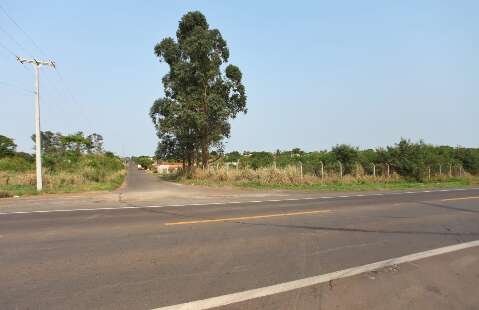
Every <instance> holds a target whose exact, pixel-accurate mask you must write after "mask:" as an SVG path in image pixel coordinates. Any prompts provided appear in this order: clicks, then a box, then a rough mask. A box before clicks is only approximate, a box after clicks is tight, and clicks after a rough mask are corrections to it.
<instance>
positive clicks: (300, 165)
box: [299, 162, 303, 182]
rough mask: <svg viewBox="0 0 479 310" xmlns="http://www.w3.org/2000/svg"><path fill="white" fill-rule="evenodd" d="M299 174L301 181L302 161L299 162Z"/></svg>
mask: <svg viewBox="0 0 479 310" xmlns="http://www.w3.org/2000/svg"><path fill="white" fill-rule="evenodd" d="M299 175H300V179H301V182H303V163H302V162H299Z"/></svg>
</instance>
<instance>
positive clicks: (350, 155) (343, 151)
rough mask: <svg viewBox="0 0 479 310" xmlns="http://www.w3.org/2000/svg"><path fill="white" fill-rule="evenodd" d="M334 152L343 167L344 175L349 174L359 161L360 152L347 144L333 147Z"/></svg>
mask: <svg viewBox="0 0 479 310" xmlns="http://www.w3.org/2000/svg"><path fill="white" fill-rule="evenodd" d="M332 152H333V153H334V155H335V157H336V159H337V160H338V161H339V162H341V164H342V165H343V173H344V174H349V173H351V171H353V169H354V165H355V164H356V163H358V161H359V150H358V149H357V148H355V147H352V146H350V145H347V144H340V145H336V146H335V147H333V150H332Z"/></svg>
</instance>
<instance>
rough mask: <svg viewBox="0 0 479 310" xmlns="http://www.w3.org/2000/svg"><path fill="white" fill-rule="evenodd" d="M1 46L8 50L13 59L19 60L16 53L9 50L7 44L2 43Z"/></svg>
mask: <svg viewBox="0 0 479 310" xmlns="http://www.w3.org/2000/svg"><path fill="white" fill-rule="evenodd" d="M0 46H1V47H2V48H3V49H4V50H6V51H7V52H8V53H9V54H10V55H12V56H13V57H15V58H17V55H15V53H14V52H13V51H12V50H11V49H9V48H8V47H7V46H6V45H5V44H3V43H2V42H0Z"/></svg>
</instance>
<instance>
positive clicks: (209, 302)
mask: <svg viewBox="0 0 479 310" xmlns="http://www.w3.org/2000/svg"><path fill="white" fill-rule="evenodd" d="M476 246H479V240H475V241H470V242H465V243H460V244H455V245H450V246H445V247H442V248H438V249H433V250H429V251H424V252H419V253H414V254H409V255H405V256H400V257H396V258H391V259H386V260H382V261H379V262H375V263H372V264H367V265H362V266H358V267H352V268H348V269H344V270H339V271H335V272H331V273H327V274H323V275H318V276H314V277H309V278H304V279H300V280H295V281H290V282H285V283H280V284H276V285H271V286H266V287H261V288H257V289H252V290H247V291H243V292H238V293H233V294H228V295H222V296H218V297H212V298H207V299H202V300H196V301H192V302H187V303H183V304H178V305H172V306H167V307H161V308H156V309H153V310H193V309H195V310H200V309H211V308H215V307H221V306H227V305H230V304H234V303H238V302H242V301H247V300H251V299H255V298H261V297H266V296H271V295H276V294H280V293H284V292H288V291H292V290H296V289H299V288H304V287H308V286H312V285H317V284H321V283H327V282H329V281H332V280H338V279H342V278H347V277H352V276H355V275H358V274H361V273H365V272H370V271H373V270H378V269H382V268H385V267H389V266H393V265H398V264H403V263H408V262H413V261H416V260H420V259H424V258H428V257H433V256H436V255H441V254H446V253H451V252H455V251H459V250H464V249H468V248H472V247H476Z"/></svg>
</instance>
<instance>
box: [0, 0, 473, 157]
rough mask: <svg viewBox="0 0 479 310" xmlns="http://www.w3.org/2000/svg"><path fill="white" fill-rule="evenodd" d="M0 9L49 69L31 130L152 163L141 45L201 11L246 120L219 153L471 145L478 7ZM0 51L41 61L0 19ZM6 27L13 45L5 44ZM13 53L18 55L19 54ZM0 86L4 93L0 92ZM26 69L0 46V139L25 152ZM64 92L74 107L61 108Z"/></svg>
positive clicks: (112, 5)
mask: <svg viewBox="0 0 479 310" xmlns="http://www.w3.org/2000/svg"><path fill="white" fill-rule="evenodd" d="M1 5H2V6H3V7H4V8H5V9H6V10H7V11H8V13H9V14H10V15H11V16H12V17H13V18H14V19H15V20H16V22H17V23H18V24H19V25H20V26H21V27H22V28H23V29H24V30H25V31H26V32H27V33H28V34H29V35H30V36H31V37H33V38H34V40H35V41H36V42H37V44H38V45H39V46H40V48H41V49H42V50H44V51H45V53H46V54H47V55H48V56H50V57H51V58H52V59H54V60H55V61H56V62H57V65H58V70H59V72H60V74H61V76H62V77H61V78H59V77H58V76H57V75H56V74H55V73H53V72H51V70H50V69H48V68H44V69H43V70H42V73H41V74H42V86H43V90H44V91H43V97H42V120H43V123H42V128H43V129H44V130H53V131H62V132H67V133H70V132H74V131H78V130H82V131H84V132H86V133H91V132H98V133H100V134H103V135H104V137H105V140H106V147H107V148H109V149H111V150H113V151H115V152H118V153H121V154H151V153H153V151H154V149H155V146H156V136H155V133H154V128H153V126H152V124H151V121H150V119H149V117H148V110H149V108H150V106H151V103H152V102H153V101H154V100H155V99H156V98H157V97H160V96H161V95H162V92H163V90H162V86H161V77H162V76H163V75H164V74H165V73H166V72H167V67H166V65H165V64H160V63H159V62H158V61H157V59H156V58H155V57H154V55H153V46H154V45H155V43H156V42H158V41H160V40H161V39H162V38H164V37H165V36H174V34H175V32H176V28H177V25H178V20H179V19H180V18H181V16H182V15H183V14H184V13H186V12H187V11H189V10H200V11H202V12H203V13H204V14H205V15H206V17H207V18H208V21H209V23H210V25H211V26H212V27H215V28H219V29H220V31H221V32H222V34H223V36H224V38H225V39H226V40H227V42H228V45H229V48H230V52H231V58H230V61H231V63H233V64H235V65H238V66H239V67H240V68H241V70H242V71H243V76H244V80H245V84H246V87H247V94H248V110H249V111H248V114H247V115H244V116H243V115H242V116H240V117H239V118H238V119H237V120H235V121H234V122H233V128H232V137H231V139H230V140H229V141H228V142H227V150H233V149H239V150H275V149H278V148H279V149H288V148H292V147H300V148H303V149H306V150H319V149H325V148H330V147H331V146H332V145H335V144H339V143H348V144H352V145H356V146H359V147H362V148H365V147H376V146H383V145H387V144H392V143H394V142H397V141H398V140H399V139H400V137H407V138H411V139H413V140H417V139H420V138H422V139H424V140H425V141H426V142H430V143H433V144H450V145H464V146H474V147H478V146H479V143H478V142H479V138H478V133H479V121H478V120H479V19H478V18H477V16H478V12H479V2H478V1H440V0H431V1H427V0H424V1H416V0H413V1H293V2H291V1H235V2H233V1H153V0H149V1H146V0H145V1H14V0H3V1H2V3H1ZM0 27H1V29H0V43H2V44H3V45H5V46H7V48H9V49H10V50H11V51H13V52H14V53H18V54H21V55H26V56H29V55H35V56H37V57H42V54H41V53H40V52H39V51H38V49H37V48H36V47H35V46H34V45H33V43H32V42H31V41H30V40H28V38H27V37H26V36H25V35H24V34H23V33H22V32H21V31H20V30H18V28H16V27H15V25H14V24H12V23H11V22H10V21H9V20H8V19H7V17H6V16H5V15H4V14H3V12H1V11H0ZM5 31H6V32H7V33H8V34H9V35H10V36H13V37H14V38H15V40H16V41H18V43H20V45H21V46H19V45H18V44H16V43H15V42H13V41H12V40H11V38H10V37H9V36H8V35H7V34H6V33H5ZM23 48H25V50H23ZM5 83H8V85H7V84H5ZM23 89H25V90H32V89H33V71H32V69H31V68H27V69H23V68H22V66H21V65H20V64H18V63H16V62H15V59H13V58H12V56H11V55H10V54H9V52H7V51H6V50H5V49H4V48H3V47H1V46H0V108H1V109H0V134H4V135H8V136H11V137H13V138H15V140H16V142H17V144H18V145H19V148H20V149H21V150H24V151H31V150H32V147H33V144H32V142H31V141H30V138H29V137H30V135H31V134H32V133H33V131H34V122H33V120H34V117H33V107H34V106H33V95H32V94H31V93H28V92H24V91H23ZM72 96H73V99H72V98H71V97H72Z"/></svg>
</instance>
